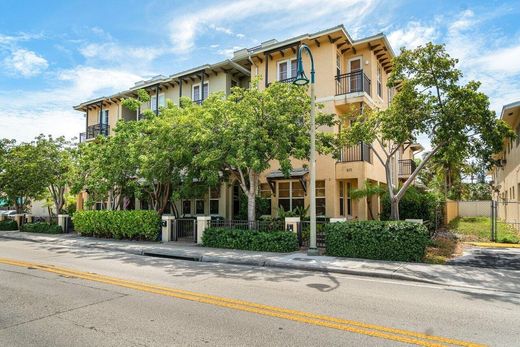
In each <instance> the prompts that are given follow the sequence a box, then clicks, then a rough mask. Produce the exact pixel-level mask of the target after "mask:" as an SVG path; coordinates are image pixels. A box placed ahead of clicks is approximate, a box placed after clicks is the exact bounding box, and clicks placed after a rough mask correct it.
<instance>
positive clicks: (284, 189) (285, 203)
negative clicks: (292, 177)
mask: <svg viewBox="0 0 520 347" xmlns="http://www.w3.org/2000/svg"><path fill="white" fill-rule="evenodd" d="M304 197H305V192H304V190H303V187H302V185H301V183H300V182H299V181H291V182H280V183H278V207H280V208H283V209H284V211H292V210H294V209H296V208H297V207H304Z"/></svg>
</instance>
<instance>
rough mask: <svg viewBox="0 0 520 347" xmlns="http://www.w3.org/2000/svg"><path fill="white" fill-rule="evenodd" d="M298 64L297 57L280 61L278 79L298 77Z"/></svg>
mask: <svg viewBox="0 0 520 347" xmlns="http://www.w3.org/2000/svg"><path fill="white" fill-rule="evenodd" d="M297 71H298V64H297V61H296V59H293V60H284V61H281V62H279V63H278V81H284V80H287V79H289V78H294V77H296V72H297Z"/></svg>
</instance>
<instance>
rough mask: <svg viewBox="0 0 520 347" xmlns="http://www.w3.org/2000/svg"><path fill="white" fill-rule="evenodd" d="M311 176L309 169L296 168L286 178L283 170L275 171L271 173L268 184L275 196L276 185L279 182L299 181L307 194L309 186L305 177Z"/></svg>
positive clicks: (268, 176)
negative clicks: (287, 180)
mask: <svg viewBox="0 0 520 347" xmlns="http://www.w3.org/2000/svg"><path fill="white" fill-rule="evenodd" d="M307 174H309V169H308V168H303V167H300V168H294V169H292V170H291V171H290V172H289V175H288V176H286V175H284V173H283V172H282V171H281V170H274V171H271V172H270V173H269V174H268V175H267V177H266V179H267V183H269V186H270V187H271V191H272V192H273V194H276V183H275V181H277V180H286V179H297V180H299V181H300V184H301V185H302V188H303V190H304V191H305V192H307V184H306V183H305V176H306V175H307Z"/></svg>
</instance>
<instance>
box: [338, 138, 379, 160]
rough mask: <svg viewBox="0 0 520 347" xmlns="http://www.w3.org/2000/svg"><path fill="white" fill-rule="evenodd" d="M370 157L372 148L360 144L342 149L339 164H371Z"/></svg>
mask: <svg viewBox="0 0 520 347" xmlns="http://www.w3.org/2000/svg"><path fill="white" fill-rule="evenodd" d="M372 155H373V154H372V148H371V147H370V146H369V145H367V144H366V143H363V142H362V143H360V144H357V145H355V146H349V147H344V148H343V150H342V151H341V155H340V162H343V163H348V162H355V161H365V162H367V163H372Z"/></svg>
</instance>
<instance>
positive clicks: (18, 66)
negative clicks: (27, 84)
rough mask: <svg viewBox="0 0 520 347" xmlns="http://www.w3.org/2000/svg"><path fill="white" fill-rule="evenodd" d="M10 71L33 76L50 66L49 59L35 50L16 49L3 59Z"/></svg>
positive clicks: (24, 75)
mask: <svg viewBox="0 0 520 347" xmlns="http://www.w3.org/2000/svg"><path fill="white" fill-rule="evenodd" d="M3 65H4V66H5V68H6V69H7V70H8V72H10V73H12V74H15V75H22V76H23V77H32V76H36V75H38V74H40V73H41V72H42V71H44V70H45V69H47V67H48V66H49V64H48V62H47V60H46V59H45V58H43V57H42V56H40V55H38V54H36V53H35V52H33V51H29V50H26V49H22V48H19V49H15V50H14V51H12V52H11V54H10V55H9V56H8V57H6V58H5V59H4V60H3Z"/></svg>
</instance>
